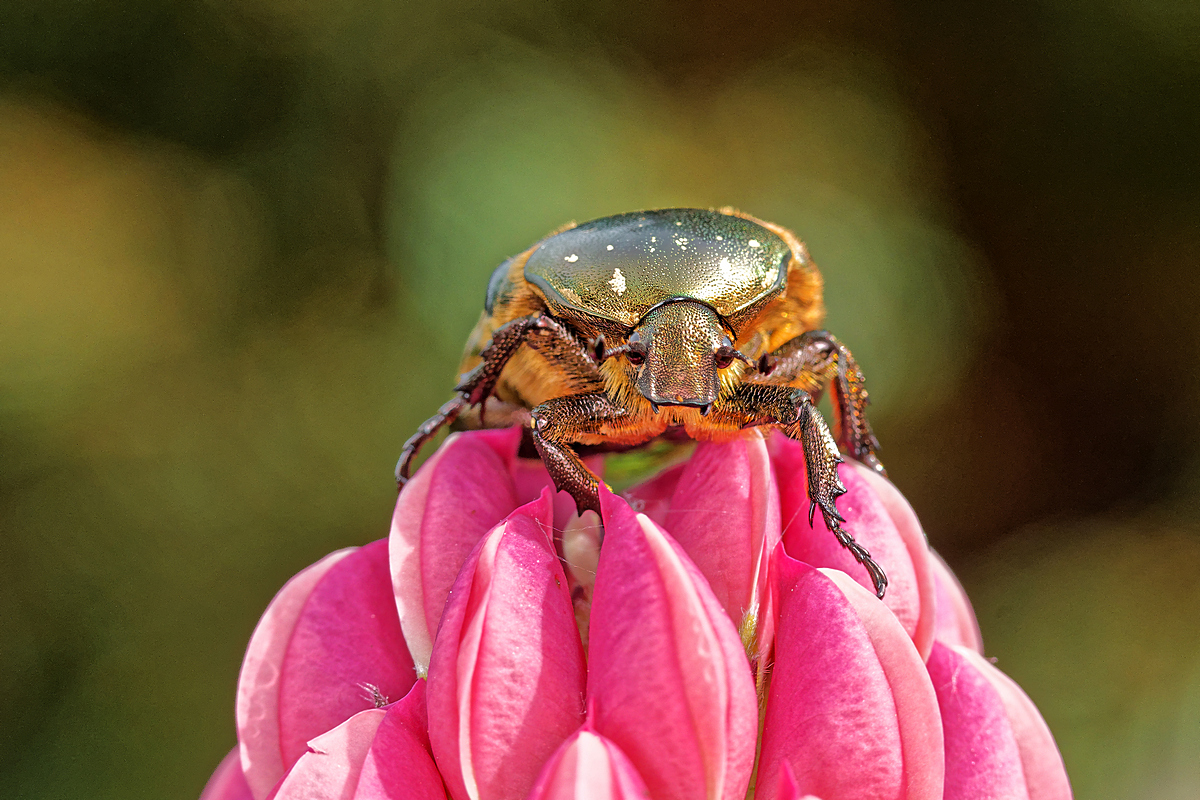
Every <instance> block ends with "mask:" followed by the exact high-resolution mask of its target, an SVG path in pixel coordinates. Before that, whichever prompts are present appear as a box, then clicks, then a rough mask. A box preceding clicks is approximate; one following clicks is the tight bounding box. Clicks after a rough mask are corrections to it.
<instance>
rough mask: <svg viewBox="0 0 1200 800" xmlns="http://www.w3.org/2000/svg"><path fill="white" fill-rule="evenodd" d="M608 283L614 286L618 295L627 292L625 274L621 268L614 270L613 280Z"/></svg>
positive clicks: (613, 288)
mask: <svg viewBox="0 0 1200 800" xmlns="http://www.w3.org/2000/svg"><path fill="white" fill-rule="evenodd" d="M608 285H609V286H611V287H612V290H613V291H614V292H616V293H617V296H618V297H619V296H621V295H623V294H625V276H624V275H622V274H621V270H619V269H614V270H613V276H612V280H611V281H609V282H608Z"/></svg>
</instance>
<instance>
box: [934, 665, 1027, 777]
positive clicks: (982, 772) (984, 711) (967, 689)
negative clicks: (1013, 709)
mask: <svg viewBox="0 0 1200 800" xmlns="http://www.w3.org/2000/svg"><path fill="white" fill-rule="evenodd" d="M929 677H930V678H932V679H933V688H934V689H935V690H936V691H937V696H938V706H939V707H940V708H941V712H942V729H943V731H944V732H945V740H946V793H945V800H972V799H973V798H976V797H1004V798H1012V800H1028V797H1029V793H1028V792H1027V791H1026V790H1025V774H1024V772H1023V771H1022V769H1021V753H1020V750H1019V749H1018V748H1017V740H1016V737H1015V736H1014V735H1013V730H1012V726H1011V725H1010V724H1009V722H1008V715H1007V713H1006V712H1005V709H1004V703H1003V702H1002V701H1001V700H1000V695H999V693H998V692H997V691H996V690H995V688H993V687H992V684H991V682H990V681H989V680H988V679H987V678H985V677H984V676H983V674H982V673H980V671H979V670H977V669H976V668H975V666H974V665H973V664H972V663H971V662H969V661H967V660H966V658H964V657H963V656H961V655H959V654H958V653H956V652H955V651H954V650H952V649H950V648H949V647H947V646H945V645H943V644H941V643H940V642H938V643H935V644H934V646H933V653H932V655H930V657H929Z"/></svg>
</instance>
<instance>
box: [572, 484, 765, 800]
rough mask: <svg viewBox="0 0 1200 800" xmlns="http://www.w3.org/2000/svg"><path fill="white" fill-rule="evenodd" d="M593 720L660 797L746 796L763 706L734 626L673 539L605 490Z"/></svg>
mask: <svg viewBox="0 0 1200 800" xmlns="http://www.w3.org/2000/svg"><path fill="white" fill-rule="evenodd" d="M600 503H601V509H602V512H603V513H602V516H603V518H604V531H605V534H604V535H605V538H604V547H603V548H601V550H600V567H599V571H598V575H597V577H596V588H595V594H594V595H593V600H592V618H591V634H590V636H591V644H590V650H589V665H588V698H589V704H590V706H591V711H590V719H591V722H592V725H593V727H594V729H595V731H596V732H597V733H600V734H602V735H603V736H605V737H607V738H608V739H610V740H612V741H613V742H614V743H615V744H616V745H617V746H618V747H620V748H621V750H622V751H624V753H625V754H626V755H627V756H628V757H629V760H630V761H631V762H632V763H633V765H634V766H635V768H636V769H637V771H638V773H639V774H640V775H641V776H642V778H643V779H644V780H645V781H646V785H647V787H649V789H650V793H651V795H653V796H654V797H655V798H662V799H663V800H666V799H667V798H693V797H706V798H741V797H743V796H744V794H745V792H746V787H747V785H748V783H749V779H750V771H751V769H752V767H753V762H754V749H755V739H756V733H757V727H758V703H757V699H756V696H755V691H754V681H753V678H752V677H751V673H750V668H749V664H748V663H747V661H746V655H745V652H744V651H743V649H742V644H741V641H740V640H739V638H738V634H737V631H736V630H735V629H734V627H733V623H732V622H731V621H730V619H729V617H728V616H726V614H725V612H724V609H722V608H721V606H720V604H719V603H718V602H717V599H716V597H714V596H713V593H712V590H711V589H709V587H708V584H707V583H706V582H705V580H704V577H703V576H702V575H701V574H700V572H699V570H697V569H696V567H695V565H694V564H692V563H691V560H690V559H688V557H687V555H686V554H685V553H684V552H683V550H682V548H680V547H679V545H677V544H676V543H675V542H674V541H673V540H671V538H670V537H669V536H668V535H667V534H666V532H665V531H663V530H662V529H661V528H659V527H658V526H657V525H656V524H654V522H652V521H651V520H650V519H649V518H648V517H646V516H644V515H635V514H634V512H633V511H632V510H631V509H630V507H629V506H628V504H626V503H625V502H624V501H622V500H619V499H617V498H615V497H613V495H612V494H610V493H609V492H608V491H606V490H603V489H602V490H601V496H600Z"/></svg>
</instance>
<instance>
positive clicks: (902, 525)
mask: <svg viewBox="0 0 1200 800" xmlns="http://www.w3.org/2000/svg"><path fill="white" fill-rule="evenodd" d="M850 464H851V466H853V467H854V471H855V472H857V473H858V474H859V475H860V476H861V477H862V478H863V479H864V480H866V482H867V483H868V484H869V485H870V486H871V488H872V489H874V490H875V495H876V497H878V498H879V500H880V501H881V502H882V503H883V507H884V508H886V509H887V512H888V516H890V517H891V518H892V522H893V523H894V524H895V526H896V530H897V532H898V533H899V534H900V538H901V539H903V540H904V546H905V548H906V549H907V550H908V556H909V558H910V559H911V560H912V565H913V572H914V574H915V577H916V581H917V595H918V597H919V601H920V614H919V616H918V617H917V622H916V625H915V627H913V628H912V629H910V630H909V636H911V637H912V640H913V644H915V645H916V646H917V652H919V653H920V654H921V658H924V659H928V658H929V651H930V650H931V649H932V647H933V636H934V631H935V630H936V627H937V587H936V582H935V580H934V563H933V562H934V560H935V554H934V552H933V550H932V549H931V548H930V547H929V539H928V538H926V536H925V531H924V530H923V529H922V528H921V522H920V520H918V519H917V512H915V511H913V507H912V506H911V505H910V504H909V502H908V500H907V499H905V497H904V495H902V494H900V490H899V489H897V488H896V486H895V484H893V483H892V482H891V481H889V480H888V479H887V478H885V477H883V476H882V475H880V474H879V473H878V472H875V471H874V470H872V469H869V468H867V467H865V466H863V465H862V464H860V463H859V462H857V461H851V462H850ZM868 588H873V587H868ZM963 599H964V600H965V599H966V596H965V595H964V596H963ZM972 618H973V617H972ZM906 627H907V626H906Z"/></svg>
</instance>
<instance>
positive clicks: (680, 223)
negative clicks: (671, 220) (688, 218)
mask: <svg viewBox="0 0 1200 800" xmlns="http://www.w3.org/2000/svg"><path fill="white" fill-rule="evenodd" d="M682 224H683V223H682V222H676V223H675V227H676V228H678V227H679V226H680V225H682Z"/></svg>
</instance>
